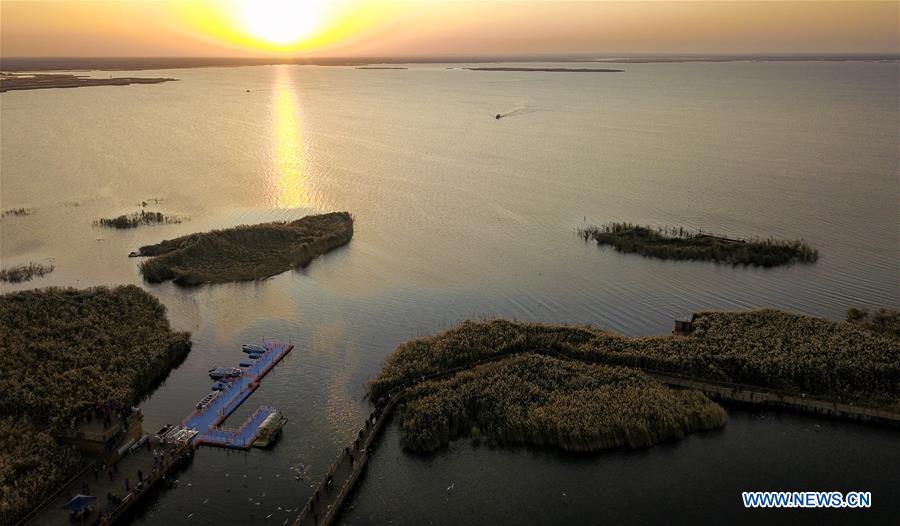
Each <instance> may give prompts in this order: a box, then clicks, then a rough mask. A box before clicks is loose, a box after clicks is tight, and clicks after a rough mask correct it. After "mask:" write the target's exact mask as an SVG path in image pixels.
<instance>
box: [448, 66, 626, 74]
mask: <svg viewBox="0 0 900 526" xmlns="http://www.w3.org/2000/svg"><path fill="white" fill-rule="evenodd" d="M462 69H468V70H469V71H538V72H544V73H624V72H625V70H624V69H609V68H509V67H485V68H462Z"/></svg>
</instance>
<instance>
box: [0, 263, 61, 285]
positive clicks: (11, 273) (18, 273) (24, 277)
mask: <svg viewBox="0 0 900 526" xmlns="http://www.w3.org/2000/svg"><path fill="white" fill-rule="evenodd" d="M54 268H55V267H54V266H53V265H52V264H47V265H45V264H43V263H34V262H30V263H28V264H27V265H17V266H15V267H10V268H5V269H3V270H0V281H2V282H6V283H21V282H23V281H30V280H31V279H32V278H34V277H35V276H37V277H39V278H41V277H43V276H44V275H45V274H49V273H51V272H53V269H54Z"/></svg>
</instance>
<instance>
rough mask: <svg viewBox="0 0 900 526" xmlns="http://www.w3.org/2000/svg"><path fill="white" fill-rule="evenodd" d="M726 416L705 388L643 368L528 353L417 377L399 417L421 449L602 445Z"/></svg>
mask: <svg viewBox="0 0 900 526" xmlns="http://www.w3.org/2000/svg"><path fill="white" fill-rule="evenodd" d="M725 419H726V416H725V411H724V410H723V409H722V408H721V407H720V406H718V405H717V404H715V403H713V402H712V401H710V400H709V399H708V398H706V396H704V395H703V394H702V393H700V392H698V391H693V390H675V389H670V388H668V387H666V386H664V385H662V384H660V383H659V382H657V381H656V380H653V379H651V378H650V377H648V376H647V375H645V374H644V373H642V372H640V371H638V370H636V369H632V368H628V367H618V366H608V365H600V364H590V363H585V362H580V361H576V360H566V359H559V358H552V357H548V356H541V355H539V354H533V353H525V354H520V355H516V356H511V357H509V358H507V359H504V360H501V361H497V362H491V363H486V364H483V365H479V366H476V367H474V368H472V369H469V370H466V371H463V372H460V373H458V374H455V375H453V376H451V377H449V378H446V379H440V380H432V381H426V382H423V383H420V384H418V385H416V386H415V387H413V388H412V389H410V391H409V392H408V393H407V398H406V401H405V402H404V406H403V407H402V425H401V426H402V430H403V442H404V446H405V447H407V448H408V449H410V450H413V451H417V452H427V451H434V450H436V449H439V448H441V447H445V446H446V445H447V444H449V442H450V441H451V440H453V439H455V438H459V437H464V436H469V437H472V438H473V439H474V440H476V441H481V440H482V439H483V440H486V441H487V442H488V443H489V444H503V445H516V444H524V445H534V446H539V447H548V448H560V449H563V450H567V451H598V450H602V449H608V448H615V447H631V448H639V447H648V446H651V445H653V444H656V443H659V442H662V441H666V440H673V439H680V438H683V437H684V436H685V435H687V434H688V433H691V432H694V431H699V430H708V429H716V428H720V427H722V426H723V425H725Z"/></svg>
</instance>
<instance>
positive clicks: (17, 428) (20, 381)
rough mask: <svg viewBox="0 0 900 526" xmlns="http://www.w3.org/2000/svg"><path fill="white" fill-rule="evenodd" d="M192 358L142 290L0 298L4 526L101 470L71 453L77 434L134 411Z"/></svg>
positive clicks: (182, 336)
mask: <svg viewBox="0 0 900 526" xmlns="http://www.w3.org/2000/svg"><path fill="white" fill-rule="evenodd" d="M189 350H190V335H189V334H188V333H181V332H175V331H173V330H172V329H171V328H170V326H169V322H168V320H167V319H166V315H165V308H164V307H163V306H162V304H161V303H160V302H159V300H157V299H156V298H154V297H153V296H151V295H150V294H148V293H147V292H145V291H143V290H142V289H140V288H139V287H136V286H134V285H128V286H122V287H116V288H105V287H101V288H94V289H87V290H76V289H58V288H48V289H43V290H29V291H23V292H14V293H10V294H5V295H2V296H0V368H2V370H3V374H2V375H0V391H2V392H3V396H2V397H0V415H2V416H0V437H2V438H0V444H2V447H0V494H2V495H3V499H2V500H3V502H2V504H0V523H2V524H14V523H15V522H16V521H17V520H19V519H20V518H21V517H22V516H23V515H24V514H25V513H27V512H28V511H29V510H30V509H32V508H34V507H35V506H37V505H38V504H39V503H40V502H41V501H42V500H44V499H45V498H46V497H47V496H49V495H50V494H52V493H53V492H54V491H55V490H56V489H57V488H58V487H59V486H61V485H63V484H64V483H65V482H66V481H67V480H69V478H71V477H72V476H73V475H74V474H75V473H77V472H78V471H79V470H80V469H82V468H83V467H84V466H87V465H89V464H90V463H91V462H93V461H94V458H92V457H90V456H86V455H85V453H84V452H83V451H81V450H79V449H78V448H77V447H75V446H74V445H73V444H74V443H76V442H77V440H76V438H77V437H78V436H79V434H78V430H85V431H87V430H93V429H105V427H106V426H103V425H101V424H102V423H103V421H105V419H106V418H108V417H107V416H103V415H109V414H110V413H115V412H116V411H119V410H122V411H130V408H131V407H132V406H133V405H135V404H137V403H138V402H139V401H140V400H141V399H142V398H143V397H145V396H146V395H148V394H149V393H150V392H151V391H152V390H153V389H154V388H155V386H156V385H158V384H159V382H161V381H162V380H163V379H165V378H166V376H168V374H169V371H170V370H171V369H172V368H173V367H175V366H177V365H178V364H179V363H181V361H182V360H184V358H185V356H186V355H187V353H188V351H189ZM112 408H116V409H112Z"/></svg>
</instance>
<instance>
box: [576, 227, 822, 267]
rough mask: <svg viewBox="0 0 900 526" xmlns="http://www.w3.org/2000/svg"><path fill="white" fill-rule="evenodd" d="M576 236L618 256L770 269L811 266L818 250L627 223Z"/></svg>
mask: <svg viewBox="0 0 900 526" xmlns="http://www.w3.org/2000/svg"><path fill="white" fill-rule="evenodd" d="M578 235H579V236H581V237H582V238H583V239H584V240H585V241H595V242H596V243H597V244H598V245H609V246H612V247H613V248H615V249H616V250H617V251H619V252H624V253H632V254H641V255H643V256H648V257H654V258H659V259H676V260H695V261H715V262H718V263H727V264H731V265H755V266H761V267H774V266H778V265H789V264H792V263H795V262H800V263H812V262H815V261H816V260H817V259H818V258H819V252H818V250H816V249H814V248H812V247H810V246H809V245H808V244H806V242H805V241H803V240H794V241H786V240H778V239H736V238H728V237H723V236H714V235H710V234H705V233H703V232H691V231H689V230H686V229H684V228H656V229H654V228H650V227H648V226H639V225H634V224H631V223H608V224H605V225H601V226H589V227H586V228H581V229H579V230H578Z"/></svg>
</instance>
